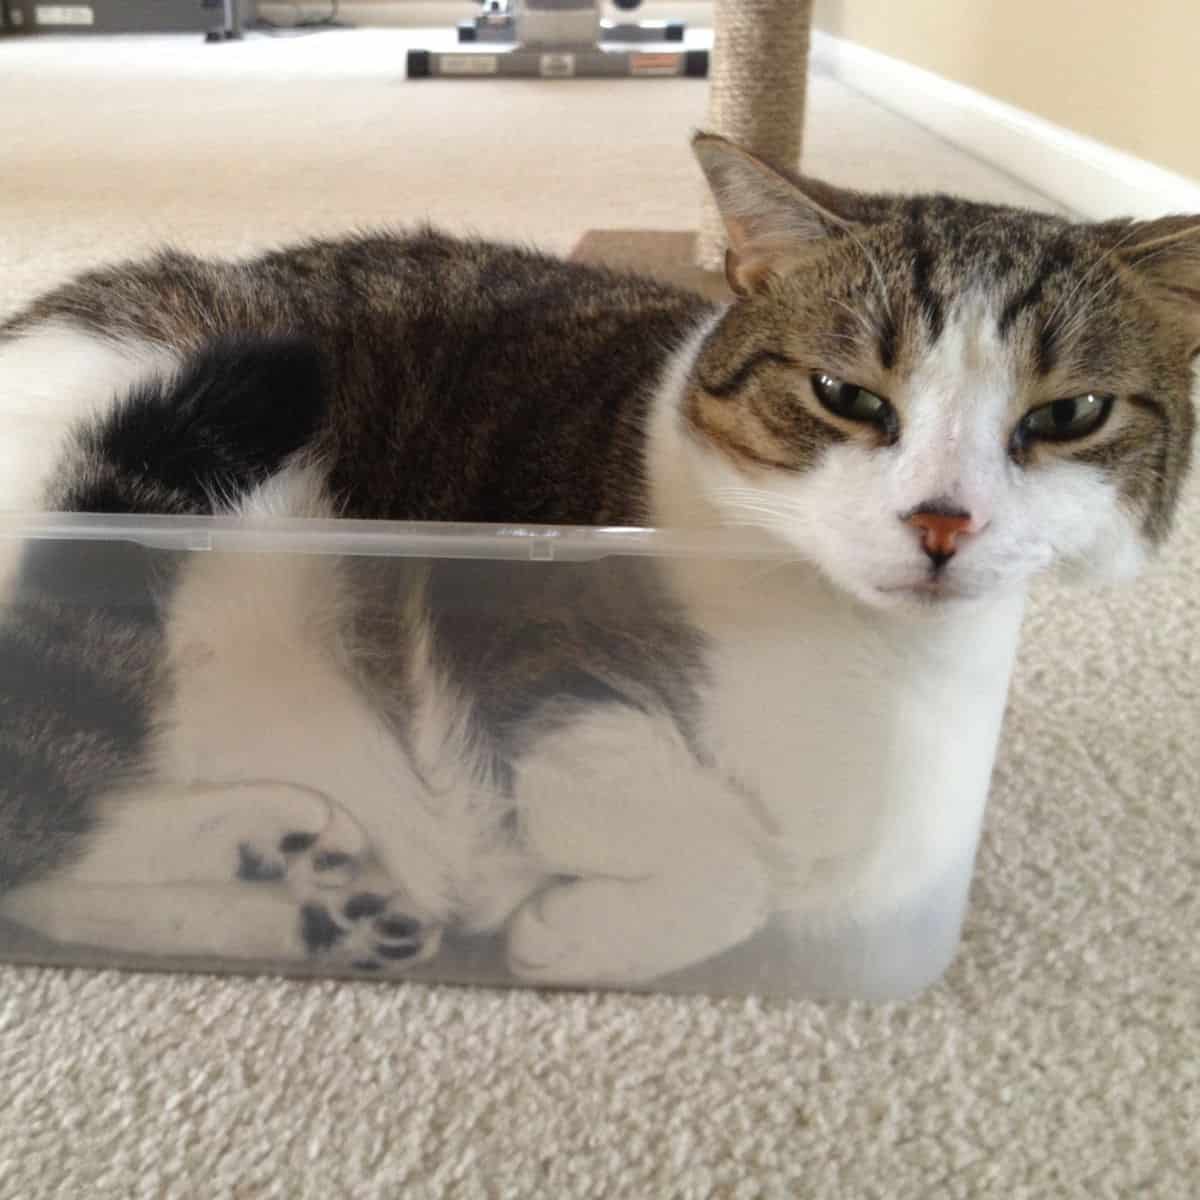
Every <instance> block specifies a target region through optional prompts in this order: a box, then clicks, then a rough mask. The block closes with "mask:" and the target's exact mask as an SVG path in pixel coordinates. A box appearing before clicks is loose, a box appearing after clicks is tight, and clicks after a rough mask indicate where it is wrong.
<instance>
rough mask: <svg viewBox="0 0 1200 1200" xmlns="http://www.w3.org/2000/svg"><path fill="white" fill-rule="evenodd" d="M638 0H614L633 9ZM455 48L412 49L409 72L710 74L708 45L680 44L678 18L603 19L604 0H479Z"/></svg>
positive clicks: (422, 75)
mask: <svg viewBox="0 0 1200 1200" xmlns="http://www.w3.org/2000/svg"><path fill="white" fill-rule="evenodd" d="M641 2H642V0H613V3H614V4H615V6H616V7H617V9H619V10H620V11H622V12H632V11H633V10H634V9H636V8H638V7H640V5H641ZM480 7H481V9H482V11H481V12H480V13H479V15H478V16H477V17H475V19H474V20H469V21H462V22H460V23H459V26H458V48H457V49H456V50H453V51H446V50H410V51H409V52H408V77H409V79H438V78H447V77H453V78H456V79H480V78H488V77H493V76H497V75H500V76H519V77H522V78H530V77H535V78H541V79H571V78H576V77H583V76H604V77H615V76H631V77H636V78H655V77H659V78H670V77H674V76H679V75H691V76H699V77H704V76H706V75H707V74H708V51H707V50H689V49H685V48H684V47H683V45H682V43H683V39H684V33H685V32H686V30H685V26H684V22H683V21H640V22H637V21H609V20H606V19H605V18H604V16H603V8H604V3H603V0H481V5H480Z"/></svg>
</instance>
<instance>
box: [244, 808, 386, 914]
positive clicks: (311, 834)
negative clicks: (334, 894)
mask: <svg viewBox="0 0 1200 1200" xmlns="http://www.w3.org/2000/svg"><path fill="white" fill-rule="evenodd" d="M296 815H297V816H301V814H296ZM302 818H303V819H299V820H295V821H293V822H290V823H289V825H290V826H292V827H285V828H278V827H277V828H275V829H273V830H270V832H265V833H264V834H263V835H261V836H258V837H253V838H248V839H245V840H243V841H241V842H239V844H238V849H237V854H238V860H237V864H236V868H235V874H236V876H237V878H238V879H240V880H242V881H243V882H245V883H272V882H283V883H285V884H286V885H287V887H288V889H289V890H290V891H291V892H292V893H293V894H294V895H295V896H297V897H298V898H299V899H300V900H301V901H307V900H308V899H309V897H311V896H312V895H314V894H319V893H321V892H322V891H324V890H327V889H345V888H348V887H349V886H350V885H351V884H352V883H353V882H354V880H355V879H356V878H357V877H358V876H359V874H361V872H362V870H363V868H364V865H365V863H366V859H367V851H368V846H367V839H366V835H365V834H364V833H363V831H362V829H361V828H360V827H359V825H358V823H357V822H356V821H354V820H353V819H352V818H351V817H350V816H349V815H348V814H347V813H346V812H345V811H344V810H343V809H341V808H340V807H339V806H338V805H336V804H333V803H332V802H331V801H328V800H325V799H324V798H322V802H321V803H320V804H319V806H318V805H315V804H314V806H313V808H312V811H311V812H306V813H304V814H302Z"/></svg>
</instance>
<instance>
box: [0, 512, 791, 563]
mask: <svg viewBox="0 0 1200 1200" xmlns="http://www.w3.org/2000/svg"><path fill="white" fill-rule="evenodd" d="M0 539H4V540H18V541H24V540H29V539H49V540H61V541H121V542H134V543H137V544H139V545H143V546H147V547H149V548H152V549H159V550H179V551H188V550H197V551H199V550H220V551H226V552H239V551H240V552H247V553H254V552H258V553H270V552H276V553H291V554H334V555H368V556H375V557H394V558H479V559H534V560H546V561H549V560H556V559H561V560H574V561H579V560H585V559H599V558H607V557H615V556H638V557H652V558H698V559H706V558H707V559H731V558H732V559H748V560H761V561H766V562H794V561H796V559H797V557H798V555H797V552H796V550H795V549H793V548H792V547H789V546H788V545H786V544H785V543H783V542H781V541H779V540H778V539H776V538H773V537H771V536H770V535H769V534H767V533H765V532H763V531H758V530H753V529H739V528H720V527H714V528H710V529H662V528H657V529H656V528H641V527H625V526H606V525H597V526H582V525H526V524H461V523H449V522H437V521H357V520H354V521H352V520H343V519H334V518H322V519H313V518H302V517H271V518H260V517H255V518H253V519H245V518H239V517H233V516H216V517H212V516H209V517H204V516H194V517H193V516H188V517H176V516H145V515H140V514H139V515H134V516H131V515H127V514H100V513H46V512H39V513H0Z"/></svg>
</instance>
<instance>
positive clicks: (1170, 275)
mask: <svg viewBox="0 0 1200 1200" xmlns="http://www.w3.org/2000/svg"><path fill="white" fill-rule="evenodd" d="M1114 241H1115V244H1114V247H1113V251H1114V253H1116V254H1117V255H1118V256H1119V257H1120V258H1121V259H1122V260H1123V261H1125V262H1126V263H1128V264H1129V265H1130V266H1131V267H1133V268H1134V269H1135V270H1136V271H1137V272H1138V274H1139V275H1141V276H1142V278H1143V279H1145V280H1146V282H1147V283H1148V284H1149V285H1150V287H1151V290H1152V291H1153V292H1154V293H1155V294H1156V295H1157V296H1158V298H1159V299H1160V300H1162V301H1163V302H1164V303H1166V304H1167V305H1169V306H1170V307H1171V309H1172V310H1173V311H1174V312H1175V313H1176V314H1177V316H1178V317H1179V318H1180V319H1181V320H1182V321H1183V322H1184V324H1185V326H1186V328H1187V329H1188V332H1189V336H1190V337H1191V339H1192V353H1193V354H1200V216H1198V217H1162V218H1160V219H1159V220H1156V221H1138V222H1137V223H1136V224H1134V225H1132V226H1130V225H1125V226H1124V233H1121V234H1118V235H1117V237H1116V238H1115V239H1114Z"/></svg>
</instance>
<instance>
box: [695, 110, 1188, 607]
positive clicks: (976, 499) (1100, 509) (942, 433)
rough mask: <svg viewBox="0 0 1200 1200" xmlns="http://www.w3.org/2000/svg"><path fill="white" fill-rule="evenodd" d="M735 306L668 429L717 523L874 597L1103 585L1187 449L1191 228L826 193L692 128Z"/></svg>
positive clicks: (1168, 514) (890, 599) (1156, 517)
mask: <svg viewBox="0 0 1200 1200" xmlns="http://www.w3.org/2000/svg"><path fill="white" fill-rule="evenodd" d="M694 148H695V151H696V154H697V157H698V158H699V160H700V163H701V165H702V167H703V169H704V171H705V174H706V175H707V177H708V180H709V183H710V185H711V187H712V190H713V193H714V196H715V197H716V200H717V205H718V208H719V209H720V211H721V215H722V217H723V219H724V222H725V225H726V228H727V230H728V234H729V244H730V250H729V254H728V257H727V263H726V267H727V270H726V273H727V275H728V278H729V282H730V285H731V287H732V288H733V290H734V292H735V294H736V300H735V302H734V303H733V305H732V306H731V307H730V308H729V310H728V311H727V312H726V313H725V315H724V316H723V317H722V318H721V320H720V321H719V323H718V324H717V325H716V326H715V328H714V329H713V330H712V332H711V333H710V334H709V336H708V337H707V339H706V340H705V342H704V344H703V346H702V348H701V350H700V353H699V355H698V358H697V360H696V363H695V366H694V368H693V371H692V375H691V378H690V381H689V385H688V389H687V394H686V397H685V402H684V404H685V407H684V415H685V421H686V425H687V427H688V429H689V432H690V433H691V434H692V436H693V437H694V438H695V439H696V440H697V441H698V442H699V443H700V445H701V446H702V447H703V449H704V454H703V456H702V457H703V462H704V466H703V471H704V473H705V476H706V479H705V485H706V488H707V491H708V493H709V496H710V498H711V500H712V502H713V503H714V504H715V505H716V506H717V508H718V510H719V512H720V514H721V517H722V519H724V520H726V521H729V522H742V523H750V524H754V525H759V526H764V527H767V528H769V529H770V530H772V531H774V532H775V533H777V534H778V535H780V536H781V537H782V538H784V539H785V540H786V541H787V542H788V543H790V544H791V545H793V546H794V547H795V548H796V549H797V550H798V552H799V553H800V554H802V555H803V556H804V557H805V558H808V559H810V560H812V561H813V562H815V563H816V564H817V565H818V566H819V567H821V568H822V569H823V570H824V571H825V573H826V574H827V575H828V576H830V577H831V578H832V579H833V580H834V581H835V582H836V583H838V584H839V585H841V586H843V587H845V588H847V589H848V590H849V591H851V592H853V593H854V594H855V595H857V596H859V597H860V598H862V599H863V600H866V601H867V602H869V603H872V604H877V605H889V604H903V603H912V602H926V603H928V602H930V601H936V600H938V599H950V598H956V597H964V598H965V597H980V596H985V595H987V594H989V593H991V592H993V591H996V590H998V589H1001V588H1004V587H1006V586H1007V585H1011V584H1016V583H1019V582H1020V581H1021V580H1023V579H1024V578H1026V577H1028V576H1030V575H1032V574H1033V573H1034V572H1036V571H1038V570H1040V569H1042V568H1044V567H1047V566H1049V565H1051V564H1053V563H1066V564H1069V565H1072V566H1076V567H1083V568H1084V569H1085V570H1086V571H1087V572H1088V573H1097V574H1100V575H1101V576H1107V577H1110V578H1111V577H1114V576H1115V577H1121V576H1127V575H1129V574H1130V573H1131V572H1132V571H1134V570H1136V568H1137V566H1138V564H1139V563H1140V562H1141V561H1142V559H1143V558H1144V556H1145V554H1146V553H1147V552H1148V551H1149V550H1151V549H1153V548H1154V547H1155V546H1157V545H1158V544H1159V543H1160V542H1161V541H1162V539H1163V538H1164V537H1165V536H1166V533H1167V530H1168V528H1169V526H1170V523H1171V518H1172V515H1173V512H1174V509H1175V507H1176V503H1177V500H1178V496H1179V492H1180V486H1181V484H1182V482H1183V478H1184V475H1185V473H1186V471H1187V469H1188V465H1189V461H1190V457H1191V442H1192V427H1193V422H1194V414H1193V407H1192V396H1191V392H1192V387H1193V379H1194V377H1193V368H1194V366H1195V364H1196V359H1197V353H1198V352H1200V217H1191V218H1182V217H1180V218H1174V217H1173V218H1166V219H1163V220H1160V221H1148V222H1128V221H1118V222H1110V223H1105V224H1076V223H1072V222H1070V221H1068V220H1065V219H1062V218H1060V217H1056V216H1050V215H1045V214H1038V213H1032V212H1025V211H1020V210H1017V209H1011V208H1002V207H995V206H990V205H983V204H975V203H970V202H968V201H965V200H958V199H952V198H950V197H947V196H918V197H892V196H875V195H864V194H860V193H854V192H848V191H844V190H841V189H837V188H833V187H830V186H828V185H826V184H822V183H818V182H816V181H813V180H808V179H804V178H800V177H796V176H793V175H790V174H788V173H786V172H781V171H778V170H775V169H773V168H771V167H770V166H768V165H766V164H764V163H763V162H761V161H759V160H758V159H756V158H754V157H753V156H751V155H750V154H748V153H746V152H745V151H743V150H741V149H739V148H738V147H736V146H734V145H733V144H731V143H729V142H727V141H725V140H723V139H721V138H717V137H713V136H711V135H705V134H701V135H698V136H697V138H696V139H695V142H694Z"/></svg>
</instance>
